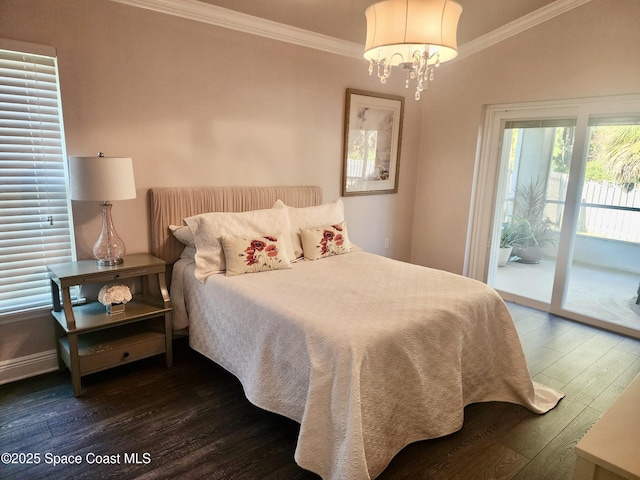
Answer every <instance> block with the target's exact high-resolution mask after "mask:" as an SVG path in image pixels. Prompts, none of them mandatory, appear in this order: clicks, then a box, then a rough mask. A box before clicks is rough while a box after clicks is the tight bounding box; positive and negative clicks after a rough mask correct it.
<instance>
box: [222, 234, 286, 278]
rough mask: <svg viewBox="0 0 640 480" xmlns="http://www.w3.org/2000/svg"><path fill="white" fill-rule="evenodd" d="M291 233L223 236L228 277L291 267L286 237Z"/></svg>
mask: <svg viewBox="0 0 640 480" xmlns="http://www.w3.org/2000/svg"><path fill="white" fill-rule="evenodd" d="M288 236H289V235H282V234H279V235H265V236H262V237H257V236H256V237H249V238H245V237H222V238H221V239H220V242H221V243H222V248H223V250H224V256H225V259H226V262H227V273H226V275H227V276H228V277H230V276H233V275H242V274H244V273H257V272H268V271H270V270H281V269H283V268H291V262H289V254H288V252H287V247H286V245H285V243H284V239H285V238H286V237H288Z"/></svg>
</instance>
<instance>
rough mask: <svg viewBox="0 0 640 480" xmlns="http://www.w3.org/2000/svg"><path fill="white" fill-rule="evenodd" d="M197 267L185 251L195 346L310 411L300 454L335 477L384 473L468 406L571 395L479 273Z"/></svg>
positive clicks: (301, 411)
mask: <svg viewBox="0 0 640 480" xmlns="http://www.w3.org/2000/svg"><path fill="white" fill-rule="evenodd" d="M193 272H194V266H193V264H191V265H186V266H185V265H181V264H180V262H179V263H178V264H176V268H175V270H174V280H173V286H172V301H173V302H174V304H176V315H175V316H176V317H177V321H178V322H180V315H179V313H178V312H179V311H180V308H181V307H180V305H178V304H179V303H180V301H181V298H180V297H181V296H182V294H184V302H185V303H184V305H185V310H186V311H187V312H188V315H189V331H190V332H189V336H190V344H191V346H192V347H193V348H194V349H195V350H197V351H198V352H201V353H202V354H204V355H206V356H207V357H209V358H211V359H212V360H213V361H215V362H216V363H218V364H219V365H221V366H222V367H224V368H225V369H227V370H229V371H230V372H232V373H233V374H234V375H236V376H237V377H238V378H239V379H240V381H241V382H242V384H243V386H244V389H245V393H246V395H247V398H248V399H249V400H250V401H251V402H252V403H254V404H255V405H257V406H259V407H261V408H264V409H266V410H269V411H273V412H277V413H279V414H282V415H285V416H287V417H289V418H292V419H294V420H296V421H298V422H299V423H300V424H301V427H300V434H299V438H298V444H297V448H296V453H295V460H296V462H297V463H298V464H299V465H300V466H301V467H303V468H306V469H308V470H311V471H313V472H316V473H318V474H319V475H321V476H322V478H323V479H325V480H328V479H332V480H338V479H344V480H347V479H348V480H359V479H370V478H374V477H376V476H377V475H378V474H380V473H381V472H382V471H383V470H384V468H385V467H386V466H387V465H388V463H389V462H390V460H391V459H392V458H393V456H394V455H395V454H396V453H397V452H399V451H400V450H401V449H402V448H403V447H405V446H406V445H408V444H409V443H411V442H414V441H417V440H423V439H429V438H434V437H439V436H443V435H447V434H449V433H452V432H454V431H456V430H459V429H460V428H461V426H462V422H463V409H464V407H465V405H468V404H470V403H474V402H485V401H504V402H512V403H517V404H521V405H524V406H525V407H527V408H528V409H529V410H531V411H532V412H536V413H544V412H546V411H548V410H550V409H551V408H553V407H554V406H555V405H556V403H557V402H558V401H559V399H560V398H562V396H563V395H562V394H561V393H559V392H557V391H555V390H553V389H551V388H548V387H545V386H543V385H540V384H536V383H534V382H532V381H531V378H530V376H529V372H528V369H527V365H526V361H525V358H524V355H523V353H522V348H521V346H520V342H519V339H518V335H517V333H516V330H515V327H514V325H513V321H512V319H511V316H510V314H509V311H508V309H507V307H506V306H505V304H504V302H503V301H502V299H501V298H500V297H499V296H498V294H497V293H496V292H495V291H494V290H493V289H491V288H489V287H488V286H487V285H485V284H483V283H481V282H478V281H475V280H472V279H469V278H466V277H462V276H459V275H454V274H451V273H447V272H443V271H439V270H433V269H428V268H425V267H420V266H416V265H411V264H407V263H402V262H398V261H394V260H390V259H387V258H384V257H379V256H376V255H371V254H368V253H365V252H353V253H350V254H347V255H340V256H335V257H330V258H327V259H323V260H318V261H316V262H298V263H296V264H294V265H293V268H292V269H290V270H278V271H272V272H266V273H257V274H248V275H241V276H236V277H225V276H224V275H222V274H220V275H214V276H212V277H209V278H208V279H207V281H206V282H205V283H204V284H200V283H199V282H198V281H197V280H195V278H194V277H193V275H194V273H193ZM180 276H181V277H182V279H183V281H184V282H185V285H184V289H182V286H179V285H177V284H176V282H179V281H180V279H179V278H178V277H180ZM177 326H180V325H179V324H178V325H177Z"/></svg>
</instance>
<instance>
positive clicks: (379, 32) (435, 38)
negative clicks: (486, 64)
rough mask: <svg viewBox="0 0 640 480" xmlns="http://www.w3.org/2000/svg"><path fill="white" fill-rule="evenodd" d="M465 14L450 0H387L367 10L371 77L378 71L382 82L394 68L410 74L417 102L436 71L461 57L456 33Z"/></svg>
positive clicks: (384, 81) (407, 86)
mask: <svg viewBox="0 0 640 480" xmlns="http://www.w3.org/2000/svg"><path fill="white" fill-rule="evenodd" d="M461 13H462V7H461V6H460V4H458V3H456V2H454V1H450V0H386V1H383V2H379V3H376V4H374V5H371V6H370V7H369V8H367V10H366V12H365V15H366V17H367V41H366V44H365V52H364V58H366V59H367V60H369V75H371V74H373V72H374V71H376V70H377V74H378V78H379V79H380V82H381V83H386V82H387V78H389V76H390V75H391V67H400V68H402V70H403V71H404V72H405V74H406V81H405V87H406V88H409V83H410V81H411V80H415V81H416V94H415V98H416V100H420V93H421V92H422V91H423V90H424V89H426V88H427V87H428V86H429V82H430V81H431V80H433V76H434V70H435V69H436V68H437V67H438V66H439V65H440V63H442V62H446V61H448V60H451V59H453V58H455V56H456V55H457V54H458V50H457V48H458V47H457V42H456V31H457V28H458V20H459V19H460V14H461Z"/></svg>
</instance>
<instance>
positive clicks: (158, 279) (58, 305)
mask: <svg viewBox="0 0 640 480" xmlns="http://www.w3.org/2000/svg"><path fill="white" fill-rule="evenodd" d="M48 268H49V276H50V278H51V295H52V299H53V311H52V312H51V313H52V315H53V317H54V318H55V319H56V324H57V325H58V328H57V330H58V332H59V333H60V338H59V339H58V354H59V359H60V361H61V367H64V365H66V366H67V367H69V369H70V370H71V379H72V384H73V393H74V395H75V396H78V395H80V393H81V392H82V383H81V377H83V376H84V375H88V374H90V373H94V372H98V371H101V370H106V369H108V368H111V367H115V366H118V365H123V364H125V363H129V362H133V361H136V360H140V359H143V358H147V357H151V356H154V355H159V354H164V355H165V362H166V365H167V367H171V365H172V362H173V359H172V350H171V346H172V330H171V329H172V326H171V302H170V299H169V293H168V290H167V284H166V279H165V269H166V266H165V262H164V261H162V260H160V259H159V258H156V257H154V256H152V255H148V254H136V255H127V256H125V257H124V262H123V263H122V264H120V265H115V266H100V265H98V264H97V262H96V261H95V260H81V261H78V262H67V263H60V264H56V265H50V266H49V267H48ZM127 279H129V280H130V281H135V282H138V283H141V287H142V291H141V292H140V293H137V292H134V296H133V299H132V300H131V301H130V302H128V303H127V304H126V305H125V310H124V312H121V313H116V314H110V313H108V312H107V311H106V308H105V306H104V305H102V304H101V303H99V302H97V301H93V300H94V299H87V300H88V301H87V303H84V304H78V305H72V301H71V294H70V287H73V286H75V285H80V286H82V285H86V284H98V283H103V284H106V283H110V282H116V281H118V282H120V281H124V280H127Z"/></svg>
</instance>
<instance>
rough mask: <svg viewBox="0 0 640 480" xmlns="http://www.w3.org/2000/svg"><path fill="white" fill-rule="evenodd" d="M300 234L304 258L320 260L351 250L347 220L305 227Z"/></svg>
mask: <svg viewBox="0 0 640 480" xmlns="http://www.w3.org/2000/svg"><path fill="white" fill-rule="evenodd" d="M300 236H301V237H302V248H303V250H304V258H305V259H307V260H318V259H320V258H326V257H331V256H333V255H342V254H344V253H349V252H350V251H351V242H349V236H348V235H347V224H346V222H341V223H338V224H336V225H328V226H326V227H313V228H303V229H301V230H300Z"/></svg>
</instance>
